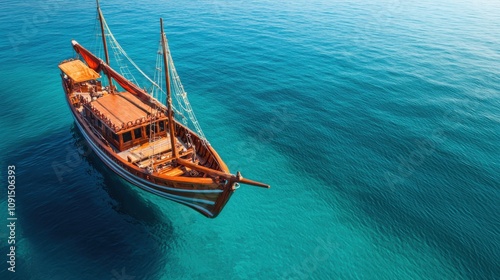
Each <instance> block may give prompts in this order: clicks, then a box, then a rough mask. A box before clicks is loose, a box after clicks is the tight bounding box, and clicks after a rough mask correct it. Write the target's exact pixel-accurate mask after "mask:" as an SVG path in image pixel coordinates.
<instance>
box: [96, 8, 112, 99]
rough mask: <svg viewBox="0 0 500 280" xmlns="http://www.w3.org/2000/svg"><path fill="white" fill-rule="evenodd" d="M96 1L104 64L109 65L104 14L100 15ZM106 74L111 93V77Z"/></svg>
mask: <svg viewBox="0 0 500 280" xmlns="http://www.w3.org/2000/svg"><path fill="white" fill-rule="evenodd" d="M96 2H97V13H98V14H99V22H100V23H101V33H102V44H103V45H104V54H105V56H106V64H107V65H109V54H108V45H107V44H106V35H105V33H104V16H103V15H102V12H101V7H100V6H99V0H96ZM106 76H107V77H108V82H109V92H110V93H113V82H112V80H111V77H110V76H109V75H106Z"/></svg>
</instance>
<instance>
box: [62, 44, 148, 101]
mask: <svg viewBox="0 0 500 280" xmlns="http://www.w3.org/2000/svg"><path fill="white" fill-rule="evenodd" d="M72 44H73V48H74V49H75V51H76V52H77V53H79V54H80V55H81V56H82V57H83V59H84V60H85V62H87V65H88V66H89V67H90V68H92V69H94V70H95V71H96V72H99V71H101V70H102V71H103V72H104V73H105V74H106V75H108V76H110V77H112V78H113V79H114V80H115V81H116V82H117V83H118V84H119V85H120V86H121V87H122V88H123V89H124V90H126V91H128V92H130V93H132V94H135V95H137V96H138V97H140V98H145V99H148V94H147V93H146V92H145V91H144V90H143V89H141V88H140V87H138V86H137V85H135V84H134V83H132V82H130V81H129V80H127V79H126V78H125V77H123V76H122V75H121V74H120V73H118V72H116V71H115V70H113V69H112V68H111V67H109V65H107V64H106V63H105V62H104V61H103V60H102V59H100V58H98V57H96V56H95V55H93V54H92V53H91V52H89V51H88V50H87V49H85V48H84V47H82V46H81V45H80V44H78V43H77V42H76V41H74V40H73V41H72Z"/></svg>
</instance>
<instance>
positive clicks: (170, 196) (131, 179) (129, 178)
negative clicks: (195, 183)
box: [75, 119, 215, 216]
mask: <svg viewBox="0 0 500 280" xmlns="http://www.w3.org/2000/svg"><path fill="white" fill-rule="evenodd" d="M75 123H76V124H77V126H78V128H79V129H80V131H81V132H82V134H83V136H84V137H85V139H86V140H87V142H88V143H89V144H90V146H91V147H92V149H93V150H94V152H96V154H97V155H98V156H99V158H100V159H101V160H103V161H104V162H105V163H107V165H108V166H109V167H110V168H111V169H113V171H115V172H116V173H117V174H118V175H120V176H122V177H123V178H124V179H126V180H127V181H129V182H131V183H132V184H134V185H137V186H138V187H140V188H142V189H144V190H146V191H148V192H151V193H154V194H156V195H159V196H162V197H165V198H167V199H170V200H173V201H176V202H179V203H182V204H185V205H187V206H190V207H192V208H195V209H198V210H200V211H202V212H204V213H206V214H208V215H209V216H213V214H212V213H211V212H210V211H208V210H207V209H205V208H203V207H201V206H199V205H196V204H192V203H190V202H195V203H196V202H198V203H204V204H209V205H214V204H215V202H213V201H209V200H203V199H196V198H188V197H182V196H178V195H173V194H168V193H163V192H160V191H158V190H156V189H154V188H151V187H149V186H147V185H145V184H143V183H142V182H140V181H139V180H137V179H141V178H135V177H132V176H130V175H129V174H128V172H127V171H126V170H124V169H123V168H122V167H121V166H119V165H118V164H116V163H115V162H114V161H112V160H110V159H109V158H108V156H107V155H106V154H104V153H103V152H102V151H101V150H100V149H99V148H98V147H97V146H96V145H95V144H94V143H93V142H92V140H91V139H90V137H89V136H88V135H87V133H86V131H85V130H84V129H83V128H82V127H81V125H80V123H79V122H78V120H76V119H75ZM141 180H142V181H145V180H143V179H141ZM146 182H148V181H146ZM148 183H149V182H148ZM159 187H161V186H159Z"/></svg>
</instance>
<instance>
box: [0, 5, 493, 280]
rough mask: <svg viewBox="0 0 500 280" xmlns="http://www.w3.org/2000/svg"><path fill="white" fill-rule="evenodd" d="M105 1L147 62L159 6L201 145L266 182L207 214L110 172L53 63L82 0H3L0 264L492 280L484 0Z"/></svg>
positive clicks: (89, 274)
mask: <svg viewBox="0 0 500 280" xmlns="http://www.w3.org/2000/svg"><path fill="white" fill-rule="evenodd" d="M101 2H102V3H101V7H102V10H103V13H104V15H105V17H106V20H107V22H108V25H109V26H110V28H111V30H112V31H113V34H114V36H115V37H116V38H117V39H118V41H119V42H120V44H121V45H122V47H123V48H124V49H125V50H126V51H127V53H128V54H129V56H130V57H132V58H133V59H134V60H135V62H136V63H137V64H138V65H139V66H140V67H141V68H142V69H143V70H144V71H145V72H146V73H148V74H152V73H153V71H154V65H155V59H156V50H157V47H158V40H159V18H160V17H163V18H164V20H165V31H166V33H167V36H168V39H169V44H170V48H171V51H172V56H173V59H174V61H175V63H176V64H175V65H176V68H177V71H178V73H179V75H180V77H181V79H182V81H183V84H184V87H185V88H186V91H187V92H188V93H189V96H190V100H191V104H192V106H193V108H194V110H195V112H196V114H197V117H198V119H199V121H200V123H201V127H202V128H203V129H204V132H205V134H206V136H207V138H208V139H209V140H210V142H211V144H212V146H214V147H215V148H216V149H217V151H218V152H219V154H220V155H221V156H222V158H223V159H224V160H225V161H226V163H227V164H228V166H229V168H230V169H231V170H232V171H233V172H236V171H237V170H241V171H242V174H243V176H245V177H248V178H252V179H256V180H260V181H264V182H266V183H269V184H270V185H271V186H272V188H271V189H269V190H264V189H260V188H254V187H250V186H242V187H241V188H240V189H239V190H237V191H236V192H235V194H234V195H233V197H232V199H231V200H230V201H229V203H228V204H227V206H226V208H225V209H224V211H223V212H222V213H221V215H220V216H219V217H218V218H216V219H214V220H212V219H207V218H205V217H203V216H202V215H200V214H198V213H196V212H194V211H193V210H190V209H188V208H186V207H184V206H181V205H178V204H176V203H174V202H171V201H167V200H164V199H161V198H159V197H156V196H154V195H152V194H149V193H146V192H144V191H142V190H140V189H138V188H136V187H134V186H131V185H130V184H128V183H127V182H125V181H124V180H123V179H121V178H120V177H118V176H117V175H115V174H114V173H113V172H111V171H110V170H108V169H107V168H106V167H105V166H104V164H103V163H102V162H101V161H100V160H99V159H98V158H97V156H96V155H95V154H93V153H92V152H89V148H87V147H86V146H85V144H84V140H83V137H82V136H81V135H80V134H79V133H78V132H77V129H76V128H75V126H74V124H73V119H72V117H71V115H70V111H69V110H68V108H67V105H66V103H65V100H64V96H63V89H62V87H61V81H60V77H59V69H58V68H57V65H58V63H59V62H61V61H62V60H64V59H67V58H70V57H74V55H75V54H74V52H73V50H72V48H71V44H70V41H71V39H75V40H77V41H78V42H79V43H81V44H82V45H83V46H86V47H87V48H88V49H90V50H93V49H94V48H95V46H96V43H99V41H98V39H99V38H98V37H96V36H95V32H96V27H97V26H96V21H95V19H96V10H95V2H94V1H76V2H75V1H68V0H49V1H13V0H5V1H2V4H1V6H2V7H1V8H0V35H1V38H2V39H1V40H0V63H1V67H0V79H1V88H0V98H1V104H2V106H1V107H2V109H1V110H0V112H1V118H0V131H1V132H0V136H1V140H0V151H1V153H0V163H1V164H0V166H1V169H2V170H1V177H0V178H1V182H2V183H1V184H0V185H1V188H0V229H1V230H0V253H1V254H0V279H2V280H3V279H22V280H25V279H28V280H29V279H53V280H57V279H65V280H66V279H113V280H126V279H128V280H131V279H136V280H139V279H141V280H142V279H500V262H499V260H500V148H499V145H500V2H499V1H493V0H475V1H474V0H460V1H451V0H437V1H430V0H422V1H403V0H380V1H368V0H358V1H352V0H350V1H349V0H338V1H337V0H330V1H327V0H311V1H306V0H297V1H270V0H253V1H239V0H238V1H223V0H206V1H199V0H198V1H187V0H179V1H152V0H138V1H127V2H124V1H118V0H103V1H101ZM136 76H137V75H136ZM141 86H143V87H148V86H150V85H149V84H147V83H144V84H141ZM9 165H15V167H16V189H15V190H16V202H15V203H16V209H15V215H16V217H17V221H16V231H15V233H16V244H15V245H16V272H15V273H12V272H10V271H8V270H7V268H8V267H9V265H8V263H7V260H8V256H7V254H8V253H9V249H10V248H9V247H10V245H9V244H8V237H9V234H10V233H9V231H8V228H7V227H6V225H7V224H8V221H7V215H8V212H7V208H8V203H7V166H9Z"/></svg>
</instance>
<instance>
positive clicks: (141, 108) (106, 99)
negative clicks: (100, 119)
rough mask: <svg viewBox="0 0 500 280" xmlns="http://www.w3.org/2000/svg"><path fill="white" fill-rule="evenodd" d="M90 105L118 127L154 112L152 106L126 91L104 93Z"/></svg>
mask: <svg viewBox="0 0 500 280" xmlns="http://www.w3.org/2000/svg"><path fill="white" fill-rule="evenodd" d="M91 105H92V106H93V107H94V108H95V109H97V110H98V111H99V112H100V113H101V114H103V115H104V116H106V118H108V119H109V120H110V121H111V123H112V124H114V125H115V126H118V127H121V126H122V124H127V123H128V122H132V123H133V124H134V125H135V123H136V121H137V120H138V119H141V118H143V117H144V118H146V117H147V115H148V114H151V113H156V110H155V109H154V108H153V107H151V106H150V105H148V104H146V103H144V102H143V101H141V100H140V99H139V98H137V97H136V96H135V95H133V94H131V93H130V92H126V91H125V92H120V93H116V94H107V95H104V96H103V97H100V98H97V99H96V100H93V101H92V102H91Z"/></svg>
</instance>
